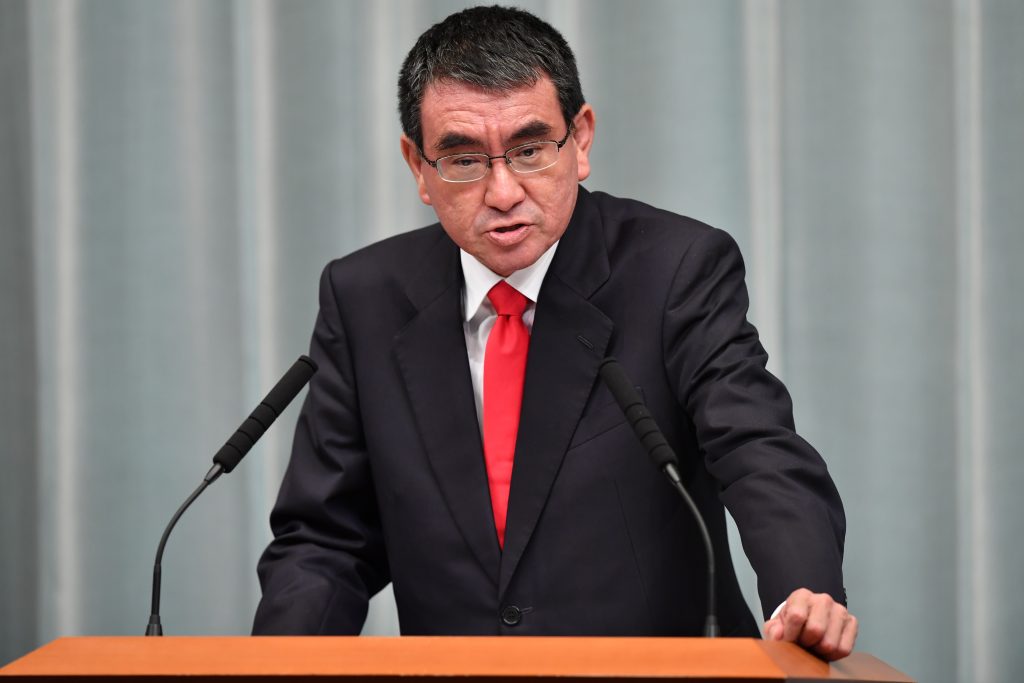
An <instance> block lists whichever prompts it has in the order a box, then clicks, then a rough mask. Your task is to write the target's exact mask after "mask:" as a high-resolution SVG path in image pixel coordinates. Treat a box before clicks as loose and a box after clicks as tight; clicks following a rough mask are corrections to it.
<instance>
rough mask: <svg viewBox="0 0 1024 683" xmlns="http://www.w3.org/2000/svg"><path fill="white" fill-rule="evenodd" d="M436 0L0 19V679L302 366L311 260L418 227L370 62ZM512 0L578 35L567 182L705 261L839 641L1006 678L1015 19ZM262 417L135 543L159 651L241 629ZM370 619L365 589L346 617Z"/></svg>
mask: <svg viewBox="0 0 1024 683" xmlns="http://www.w3.org/2000/svg"><path fill="white" fill-rule="evenodd" d="M464 4H465V3H463V2H442V1H433V2H416V1H413V0H403V1H399V0H387V1H380V0H379V1H377V2H372V3H371V2H355V1H352V2H328V1H315V0H292V1H289V2H268V1H256V0H253V1H251V2H248V1H245V0H236V1H230V0H219V1H209V0H208V1H199V0H194V1H186V0H182V1H177V2H171V1H167V2H156V1H155V0H149V1H129V0H81V1H78V2H75V1H73V0H32V1H31V2H28V1H27V0H0V283H2V287H0V329H2V333H0V438H2V442H0V449H2V450H0V455H2V459H3V460H2V463H0V465H2V466H0V552H2V562H0V605H2V606H3V607H2V610H0V660H2V661H8V660H10V659H12V658H14V657H16V656H18V655H20V654H22V653H24V652H26V651H27V650H29V649H31V648H33V647H35V646H38V645H40V644H42V643H43V642H46V641H48V640H50V639H52V638H55V637H58V636H64V635H75V634H141V633H142V631H143V630H144V627H145V622H146V619H147V615H148V608H149V587H150V571H151V563H152V560H153V553H154V551H155V549H156V543H157V540H158V538H159V535H160V533H161V531H162V529H163V527H164V525H165V523H166V522H167V520H168V518H169V516H170V514H171V513H172V512H173V511H174V509H175V508H176V507H177V506H178V504H179V503H180V502H181V500H183V499H184V497H185V496H186V495H187V494H188V493H189V492H190V491H191V490H192V489H193V488H194V487H195V486H196V485H197V484H198V483H199V480H200V479H201V477H202V475H203V474H204V473H205V471H206V469H207V468H208V466H209V458H210V456H211V455H212V453H213V452H214V451H215V450H216V449H217V448H218V447H219V446H220V444H221V443H222V442H223V441H224V439H226V438H227V436H228V435H229V434H230V432H231V431H232V430H233V429H234V428H235V427H236V426H237V425H238V423H239V422H240V420H241V419H242V418H243V417H244V416H245V415H246V414H248V411H249V410H250V409H251V408H252V406H253V405H255V403H256V402H258V400H259V399H260V398H261V397H262V396H263V394H264V392H265V391H266V390H267V389H268V388H269V387H270V386H271V385H272V383H273V382H274V381H275V380H276V378H277V377H278V375H279V374H280V373H282V372H283V371H284V370H285V369H286V368H287V367H288V365H289V364H290V363H291V362H292V361H293V360H294V358H295V357H296V356H297V355H298V354H300V353H302V352H304V351H305V349H306V347H307V343H308V338H309V334H310V331H311V329H312V323H313V319H314V315H315V310H316V283H317V278H318V275H319V272H320V270H321V268H322V267H323V265H324V264H325V263H326V262H327V260H329V259H330V258H332V257H334V256H338V255H342V254H345V253H347V252H349V251H352V250H353V249H356V248H357V247H360V246H362V245H365V244H367V243H369V242H372V241H374V240H377V239H379V238H382V237H385V236H388V235H392V234H395V233H398V232H402V231H405V230H409V229H411V228H414V227H418V226H420V225H423V224H426V223H428V222H431V221H432V214H431V212H430V211H429V209H428V208H427V207H423V206H422V205H420V204H419V201H418V199H417V197H416V194H415V191H414V187H413V183H412V181H411V179H410V178H409V176H408V171H407V170H406V168H405V166H404V163H403V162H402V160H401V158H400V156H399V151H398V135H399V127H398V123H397V116H396V114H395V79H396V74H397V71H398V67H399V64H400V61H401V59H402V58H403V57H404V54H405V52H406V51H407V50H408V48H409V47H410V46H411V45H412V42H413V41H414V40H415V38H416V36H417V35H418V34H419V33H420V32H421V31H422V30H424V29H425V28H426V27H427V26H429V25H430V24H431V23H433V22H435V21H437V20H439V19H441V18H442V17H443V16H445V15H447V14H448V13H449V12H451V11H453V10H455V9H458V8H460V7H462V6H464ZM520 4H521V5H523V6H524V7H526V8H528V9H530V10H533V11H535V12H537V13H538V14H539V15H541V16H542V17H544V18H546V19H548V20H550V21H551V22H552V23H553V24H554V25H555V26H557V27H558V28H560V29H561V30H562V31H563V32H564V33H565V35H566V37H567V38H568V39H569V41H570V43H571V44H572V45H573V46H574V47H575V49H576V51H577V56H578V58H579V62H580V66H581V71H582V77H583V84H584V92H585V93H586V95H587V97H588V99H589V101H590V102H591V103H592V104H593V105H594V107H595V109H596V111H597V120H598V126H597V141H596V147H595V149H594V156H593V163H594V173H593V176H592V178H591V180H589V181H588V182H587V183H586V185H587V186H588V187H589V188H591V189H601V190H606V191H609V192H612V193H613V194H618V195H624V196H632V197H635V198H639V199H642V200H645V201H648V202H651V203H653V204H656V205H658V206H661V207H664V208H667V209H671V210H674V211H677V212H680V213H685V214H688V215H692V216H695V217H698V218H700V219H702V220H704V221H707V222H709V223H712V224H714V225H717V226H719V227H722V228H724V229H726V230H728V231H730V232H731V233H732V234H733V235H734V236H735V237H736V238H737V240H738V241H739V243H740V245H741V247H742V249H743V251H744V254H745V256H746V259H747V264H748V271H749V273H748V276H749V284H750V287H751V289H752V295H753V308H752V311H751V317H752V319H753V321H754V322H755V324H757V325H758V327H759V328H760V329H761V331H762V335H763V337H764V342H765V345H766V346H767V348H768V349H769V351H770V352H771V353H772V367H773V369H774V371H775V372H777V373H778V374H779V375H781V377H782V378H783V379H784V380H785V381H786V382H787V384H788V385H789V387H790V389H791V391H792V393H793V395H794V398H795V402H796V417H797V423H798V427H799V428H800V430H801V431H802V433H803V434H804V435H805V436H806V437H807V438H808V439H809V440H810V441H811V442H812V443H814V444H815V445H816V446H817V447H818V449H819V450H820V451H821V452H822V453H823V454H824V455H825V457H826V459H827V460H828V462H829V464H830V468H831V470H832V472H833V474H834V476H835V479H836V481H837V483H838V485H839V488H840V490H841V492H842V493H843V494H844V499H845V501H846V505H847V512H848V517H849V534H848V543H847V554H846V572H847V586H848V589H849V596H850V607H851V609H852V610H853V611H854V612H855V613H856V614H858V615H859V616H860V618H861V620H862V635H861V639H860V645H861V647H862V648H863V649H866V650H869V651H871V652H873V653H874V654H876V655H878V656H880V657H882V658H884V659H886V660H888V661H889V662H891V663H892V664H894V665H896V666H898V667H900V668H903V669H904V670H906V671H907V672H909V673H910V674H912V675H915V676H918V677H920V678H921V679H922V680H935V681H941V680H965V681H966V680H972V681H1006V680H1011V679H1013V678H1014V672H1017V673H1019V672H1020V671H1022V670H1024V654H1022V652H1024V651H1022V649H1021V648H1020V647H1019V645H1018V644H1017V643H1016V640H1017V634H1019V630H1018V629H1019V628H1020V622H1021V617H1022V616H1024V597H1022V593H1021V591H1020V590H1019V585H1018V584H1019V580H1020V577H1021V576H1024V549H1022V548H1024V544H1022V543H1021V538H1022V537H1024V522H1022V520H1024V499H1022V497H1021V495H1020V491H1021V488H1022V484H1024V460H1022V459H1021V458H1020V457H1019V443H1020V442H1021V440H1022V437H1024V420H1021V419H1020V401H1019V400H1018V394H1019V392H1020V389H1021V387H1024V361H1022V360H1021V356H1020V349H1021V348H1022V346H1024V306H1022V304H1021V302H1020V301H1019V297H1020V295H1021V294H1022V293H1024V274H1022V272H1021V269H1020V268H1018V267H1017V265H1018V264H1019V263H1020V261H1021V257H1022V256H1024V231H1022V230H1021V227H1022V220H1021V217H1022V216H1024V161H1022V159H1024V125H1022V121H1024V68H1022V66H1024V40H1021V36H1022V35H1024V3H1022V2H1019V1H1013V0H861V1H858V2H853V1H848V2H840V1H832V2H825V1H821V0H690V1H685V2H653V1H647V2H640V1H637V2H629V3H626V2H612V1H608V0H575V1H569V0H562V1H555V0H550V1H547V2H545V1H542V0H532V1H524V2H521V3H520ZM296 412H297V408H295V407H293V408H290V409H289V411H288V412H287V413H286V414H285V415H284V417H283V418H282V419H281V420H280V421H279V423H278V424H277V425H276V426H275V427H274V429H273V430H272V432H271V433H270V434H268V436H267V438H266V439H265V440H264V441H263V442H262V443H261V445H260V446H258V447H257V448H256V449H255V450H254V451H253V453H251V454H250V455H249V456H248V457H247V459H246V461H245V462H243V463H242V465H241V466H240V467H239V469H238V470H236V472H235V473H233V474H231V475H230V476H227V477H224V478H222V479H221V480H220V481H218V482H217V484H216V485H215V486H214V487H213V489H212V490H210V491H209V492H207V493H206V494H205V495H204V496H203V497H202V498H200V499H199V501H198V502H197V503H196V505H195V506H194V508H193V509H192V510H191V511H190V512H189V514H188V515H187V516H186V517H185V518H184V519H183V520H182V522H181V524H180V525H179V526H178V528H177V530H176V532H175V534H174V536H173V537H172V538H171V541H170V544H169V546H168V554H167V556H166V559H165V563H164V609H163V615H164V624H165V628H166V630H167V632H168V633H173V634H193V633H195V634H198V633H207V634H218V633H220V634H226V633H245V632H247V630H248V628H249V625H250V620H251V615H252V613H253V610H254V608H255V604H256V601H257V599H258V586H257V583H256V577H255V563H256V560H257V558H258V556H259V554H260V552H261V550H262V548H263V546H264V545H265V543H266V542H267V540H268V538H269V530H268V527H267V521H266V520H267V514H268V511H269V509H270V506H271V505H272V502H273V500H274V497H275V494H276V489H277V485H278V483H279V481H280V477H281V474H282V471H283V468H284V466H285V463H286V460H287V457H288V450H289V444H290V439H291V430H292V426H293V424H294V420H295V415H296ZM740 571H741V574H742V576H743V578H744V582H745V583H746V586H747V589H748V590H752V586H753V580H754V577H753V576H752V574H751V571H750V569H749V567H746V566H745V565H744V566H741V567H740ZM396 631H397V624H396V621H395V618H394V614H393V607H390V606H389V605H388V602H387V596H386V595H385V596H383V597H382V598H381V599H379V600H377V601H375V604H374V608H373V611H372V614H371V618H370V620H369V622H368V625H367V632H368V633H395V632H396Z"/></svg>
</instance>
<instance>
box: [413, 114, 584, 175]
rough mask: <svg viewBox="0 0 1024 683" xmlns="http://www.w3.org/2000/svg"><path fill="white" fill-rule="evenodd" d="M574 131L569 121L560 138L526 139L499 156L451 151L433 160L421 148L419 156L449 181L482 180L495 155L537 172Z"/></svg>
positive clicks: (516, 168)
mask: <svg viewBox="0 0 1024 683" xmlns="http://www.w3.org/2000/svg"><path fill="white" fill-rule="evenodd" d="M571 132H572V126H571V125H570V126H569V128H568V130H566V131H565V137H564V138H562V139H561V140H559V141H555V140H538V141H536V142H527V143H526V144H524V145H516V146H515V147H512V148H511V149H507V150H505V153H504V154H499V155H498V156H496V157H492V156H488V155H487V154H449V155H448V156H443V157H438V158H437V159H434V160H433V161H431V160H430V159H428V158H427V155H426V154H424V153H423V150H422V149H421V150H420V156H421V157H423V160H424V161H425V162H427V163H428V164H430V165H431V166H433V167H434V169H435V170H436V171H437V174H438V175H439V176H441V180H446V181H448V182H449V183H471V182H473V181H475V180H480V179H481V178H483V177H484V176H485V175H487V171H488V169H490V168H491V162H492V161H494V160H495V159H504V160H505V163H506V164H508V167H509V168H511V169H512V170H513V171H515V172H516V173H522V174H525V173H536V172H537V171H543V170H544V169H546V168H551V167H552V166H554V165H555V164H556V163H558V151H559V150H560V149H562V147H563V146H564V145H565V143H566V142H567V141H568V140H569V133H571Z"/></svg>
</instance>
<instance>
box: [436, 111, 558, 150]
mask: <svg viewBox="0 0 1024 683" xmlns="http://www.w3.org/2000/svg"><path fill="white" fill-rule="evenodd" d="M552 130H554V129H553V128H552V127H551V124H549V123H545V122H544V121H541V120H539V119H538V120H536V121H530V122H529V123H527V124H526V125H524V126H521V127H520V128H519V129H518V130H516V132H514V133H512V135H511V136H509V142H511V143H514V144H518V143H520V142H528V141H530V140H538V139H542V138H543V139H546V138H550V137H551V132H552ZM456 147H477V148H479V149H483V147H484V144H483V143H482V142H480V141H479V140H477V139H476V138H472V137H470V136H468V135H464V134H462V133H454V132H450V133H445V134H444V135H442V136H441V137H440V138H438V140H437V142H435V143H434V149H436V150H437V151H438V152H446V151H448V150H450V149H455V148H456Z"/></svg>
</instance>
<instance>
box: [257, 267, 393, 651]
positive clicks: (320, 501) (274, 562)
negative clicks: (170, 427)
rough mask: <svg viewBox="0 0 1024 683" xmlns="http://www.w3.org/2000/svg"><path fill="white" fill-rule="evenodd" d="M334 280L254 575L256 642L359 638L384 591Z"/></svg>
mask: <svg viewBox="0 0 1024 683" xmlns="http://www.w3.org/2000/svg"><path fill="white" fill-rule="evenodd" d="M331 272H332V265H328V266H327V268H326V269H325V270H324V273H323V275H322V276H321V280H320V312H319V315H318V316H317V321H316V326H315V328H314V331H313V339H312V342H311V345H310V356H311V357H312V358H313V360H315V361H316V363H317V364H318V365H319V371H318V372H317V373H316V374H315V375H314V376H313V379H312V380H311V382H310V385H309V394H308V395H307V397H306V401H305V403H304V404H303V406H302V412H301V413H300V415H299V419H298V423H297V425H296V430H295V440H294V444H293V446H292V455H291V460H290V462H289V464H288V468H287V470H286V472H285V475H284V480H283V482H282V484H281V490H280V493H279V494H278V498H277V503H276V504H275V506H274V509H273V511H272V512H271V516H270V526H271V529H272V531H273V534H274V540H273V541H272V542H271V543H270V545H269V547H268V548H267V549H266V551H265V552H264V554H263V557H262V558H261V559H260V562H259V565H258V568H257V572H258V574H259V579H260V585H261V587H262V591H263V597H262V599H261V601H260V604H259V607H258V608H257V611H256V617H255V621H254V624H253V633H254V634H337V635H344V634H349V635H355V634H358V633H359V632H360V631H361V630H362V627H363V622H364V621H365V619H366V612H367V605H368V602H369V599H370V597H371V596H373V595H374V594H375V593H377V592H378V591H379V590H380V589H381V588H383V587H384V586H385V585H387V583H388V581H389V573H388V566H387V556H386V554H385V550H384V543H383V539H382V532H381V527H380V519H379V513H378V509H377V501H376V497H375V494H374V486H373V482H372V478H371V472H370V463H369V458H368V454H367V451H366V444H365V442H364V438H363V430H362V426H361V423H360V417H359V396H358V391H357V387H356V386H355V380H354V373H353V368H352V358H351V354H350V349H349V346H348V342H347V339H346V334H345V330H344V327H343V325H342V320H341V314H340V311H339V305H338V300H337V297H336V293H335V289H334V287H333V284H332V278H331Z"/></svg>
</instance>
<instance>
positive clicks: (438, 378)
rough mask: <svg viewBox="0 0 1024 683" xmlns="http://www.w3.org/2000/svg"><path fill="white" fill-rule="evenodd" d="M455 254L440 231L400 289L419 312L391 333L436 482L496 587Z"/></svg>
mask: <svg viewBox="0 0 1024 683" xmlns="http://www.w3.org/2000/svg"><path fill="white" fill-rule="evenodd" d="M458 254H459V252H458V248H457V247H456V246H455V245H454V244H453V243H452V242H451V241H449V240H448V239H447V237H445V238H444V239H442V240H440V241H439V243H438V245H437V246H436V247H435V248H434V249H433V250H432V251H431V252H430V253H429V254H427V255H426V258H424V262H425V264H426V265H425V267H424V269H423V270H422V271H420V273H419V275H417V276H416V277H414V278H413V280H412V281H411V282H410V286H409V288H408V290H407V294H408V296H409V299H410V301H412V303H413V305H414V306H415V307H416V308H417V310H418V314H417V315H416V316H415V317H414V318H413V319H412V320H411V321H410V322H409V324H408V325H406V326H405V327H404V328H403V329H402V330H401V331H400V332H399V333H398V335H396V337H395V354H396V357H397V359H398V364H399V367H400V368H401V372H402V375H403V378H404V380H405V386H406V390H407V392H408V396H409V401H410V403H411V404H412V409H413V414H414V416H415V420H416V423H417V426H418V427H419V432H420V435H421V436H422V438H423V443H424V447H425V449H426V452H427V455H428V457H429V459H430V464H431V467H432V469H433V471H434V475H435V477H436V479H437V483H438V486H439V487H440V489H441V492H442V494H443V496H444V498H445V500H446V501H447V503H448V508H449V510H450V511H451V514H452V517H454V519H455V523H456V525H457V526H458V527H459V529H460V531H461V533H462V535H463V537H464V538H465V539H466V542H467V544H468V545H469V546H470V548H472V550H473V553H474V554H475V555H476V557H477V559H478V560H479V562H480V564H481V565H482V566H483V567H484V569H485V571H486V572H487V573H488V575H490V577H491V579H492V580H493V581H494V582H495V585H497V580H498V564H499V561H500V553H499V548H498V541H497V534H496V532H495V529H494V518H493V516H492V514H491V502H490V494H489V492H488V487H487V473H486V470H485V467H484V456H483V449H482V447H481V443H480V430H479V426H478V425H477V420H476V401H475V400H474V397H473V383H472V379H471V378H470V374H469V362H468V360H467V357H466V339H465V335H464V333H463V326H462V276H461V273H462V271H461V268H460V266H459V258H458Z"/></svg>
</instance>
